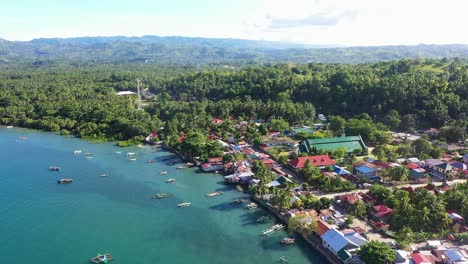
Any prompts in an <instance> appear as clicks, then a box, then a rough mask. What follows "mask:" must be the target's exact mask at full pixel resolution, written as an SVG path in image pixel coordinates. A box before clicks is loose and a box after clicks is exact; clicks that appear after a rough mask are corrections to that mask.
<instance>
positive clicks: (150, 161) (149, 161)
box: [146, 159, 156, 163]
mask: <svg viewBox="0 0 468 264" xmlns="http://www.w3.org/2000/svg"><path fill="white" fill-rule="evenodd" d="M154 162H156V160H154V159H150V160H147V161H146V163H154Z"/></svg>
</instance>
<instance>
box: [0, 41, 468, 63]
mask: <svg viewBox="0 0 468 264" xmlns="http://www.w3.org/2000/svg"><path fill="white" fill-rule="evenodd" d="M449 56H450V57H468V45H464V44H451V45H423V44H422V45H416V46H369V47H339V46H315V45H304V44H296V43H283V42H272V41H259V40H243V39H215V38H191V37H159V36H143V37H122V36H116V37H79V38H64V39H62V38H50V39H46V38H41V39H34V40H31V41H8V40H4V39H0V64H16V63H27V64H29V63H32V64H36V65H47V64H57V63H59V64H74V63H90V64H101V63H128V62H131V63H157V64H218V63H228V64H250V63H275V62H299V63H303V62H324V63H351V64H355V63H364V62H377V61H386V60H394V59H402V58H442V57H449Z"/></svg>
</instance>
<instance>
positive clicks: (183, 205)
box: [177, 203, 192, 207]
mask: <svg viewBox="0 0 468 264" xmlns="http://www.w3.org/2000/svg"><path fill="white" fill-rule="evenodd" d="M190 205H192V203H180V204H178V205H177V207H189V206H190Z"/></svg>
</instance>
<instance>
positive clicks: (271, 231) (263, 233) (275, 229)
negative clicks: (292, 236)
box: [260, 224, 284, 236]
mask: <svg viewBox="0 0 468 264" xmlns="http://www.w3.org/2000/svg"><path fill="white" fill-rule="evenodd" d="M283 228H284V226H283V225H282V224H277V225H274V226H272V227H270V228H268V229H267V230H265V231H263V232H262V233H261V234H260V235H262V236H268V235H271V234H273V233H274V232H275V231H277V230H280V229H283Z"/></svg>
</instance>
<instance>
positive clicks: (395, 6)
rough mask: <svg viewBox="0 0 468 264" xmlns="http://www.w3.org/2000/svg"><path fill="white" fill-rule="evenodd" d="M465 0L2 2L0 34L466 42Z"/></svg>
mask: <svg viewBox="0 0 468 264" xmlns="http://www.w3.org/2000/svg"><path fill="white" fill-rule="evenodd" d="M467 11H468V0H72V1H70V0H69V1H66V0H14V1H9V0H5V1H3V3H2V4H1V5H0V38H4V39H7V40H22V41H24V40H31V39H34V38H51V37H60V38H66V37H82V36H143V35H159V36H190V37H209V38H242V39H258V40H272V41H283V42H297V43H306V44H317V45H345V46H364V45H401V44H406V45H415V44H420V43H425V44H452V43H458V44H468V15H467Z"/></svg>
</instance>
